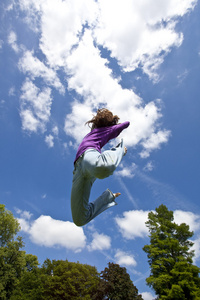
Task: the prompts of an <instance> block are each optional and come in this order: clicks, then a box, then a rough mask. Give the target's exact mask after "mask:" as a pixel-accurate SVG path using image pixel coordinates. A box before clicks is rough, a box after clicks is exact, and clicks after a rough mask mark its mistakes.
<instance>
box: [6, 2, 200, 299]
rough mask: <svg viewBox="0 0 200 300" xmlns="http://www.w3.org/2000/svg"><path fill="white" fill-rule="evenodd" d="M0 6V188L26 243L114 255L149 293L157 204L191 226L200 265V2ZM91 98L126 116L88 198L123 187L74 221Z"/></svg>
mask: <svg viewBox="0 0 200 300" xmlns="http://www.w3.org/2000/svg"><path fill="white" fill-rule="evenodd" d="M0 14H1V18H0V25H1V26H0V70H1V72H0V85H1V90H0V138H1V147H0V159H1V168H0V172H1V173H0V174H1V181H0V197H1V203H3V204H5V205H6V208H7V209H9V210H11V211H12V212H13V214H14V216H15V217H17V218H18V219H19V222H20V224H21V228H22V230H21V232H20V234H21V235H22V236H23V238H24V242H25V250H26V251H27V253H32V254H35V255H37V257H38V259H39V262H40V263H43V261H44V260H45V259H46V258H47V257H48V258H50V259H68V260H69V261H75V262H76V261H79V262H81V263H87V264H90V265H95V266H96V267H97V269H98V271H101V270H103V269H104V268H105V267H106V266H107V263H108V262H109V261H113V262H115V263H119V264H120V265H121V266H125V267H126V268H127V270H128V272H129V274H130V276H131V279H132V281H133V282H134V284H135V285H136V287H137V288H138V289H139V292H140V293H142V294H143V297H144V299H145V300H150V299H153V295H154V294H153V291H152V290H150V289H149V288H148V287H147V286H146V283H145V278H146V277H148V275H149V265H148V263H147V257H146V254H145V253H144V252H143V250H142V247H143V246H144V245H145V244H147V243H149V239H148V231H147V228H146V227H145V221H146V220H147V215H148V212H149V211H151V210H155V208H156V207H158V206H159V205H160V204H162V203H163V204H165V205H166V206H167V207H168V208H169V209H170V210H173V211H174V216H175V221H176V222H177V223H181V222H186V223H187V224H188V225H190V228H191V230H193V231H194V236H193V241H194V249H195V264H196V265H198V266H200V222H199V221H200V208H199V190H198V189H199V184H200V182H199V178H200V176H199V175H200V174H199V169H200V160H199V150H200V149H199V144H200V139H199V128H200V119H199V112H200V104H199V99H200V89H199V76H200V74H199V67H200V30H199V28H200V21H199V14H200V4H199V1H196V0H194V1H193V0H184V1H183V0H171V1H169V0H168V1H162V3H161V2H160V1H159V0H157V1H155V0H148V1H143V0H142V1H140V2H139V3H137V4H136V3H134V1H131V0H127V1H122V0H110V1H107V0H99V1H94V0H87V1H84V0H82V1H80V0H73V1H72V0H68V1H67V0H65V1H61V0H48V1H47V0H9V1H7V0H3V1H1V4H0ZM98 107H108V108H109V109H111V110H112V111H113V112H114V113H115V114H118V115H119V116H120V121H121V122H123V121H126V120H128V121H130V123H131V125H130V126H129V128H128V129H127V130H125V131H124V132H123V133H122V135H121V136H120V137H123V138H124V141H125V144H126V146H127V148H128V153H127V155H126V156H125V157H124V159H123V161H122V163H121V165H120V166H119V168H118V169H117V170H116V172H115V174H114V175H113V176H111V177H109V178H107V179H105V180H98V181H96V182H95V184H94V186H93V189H92V193H91V199H93V198H95V197H97V196H98V195H100V194H101V193H102V192H103V191H104V190H105V189H106V188H109V189H111V190H112V191H113V192H121V193H122V195H121V196H120V197H119V198H118V199H117V200H118V205H117V206H115V207H114V208H111V209H109V210H107V211H106V212H104V213H103V214H101V215H100V216H98V217H97V218H96V219H95V220H94V221H92V222H91V223H89V224H88V225H86V226H84V227H83V228H78V227H76V226H75V225H74V224H73V222H72V217H71V211H70V189H71V182H72V171H73V160H74V157H75V154H76V149H77V145H78V144H79V142H80V141H81V139H82V138H83V137H84V135H85V134H86V133H87V132H88V128H87V127H86V126H84V123H85V122H86V121H87V120H88V119H90V118H91V117H92V114H93V113H95V111H96V109H97V108H98ZM118 141H119V140H118V139H117V140H115V141H112V143H113V144H116V143H118ZM112 143H111V144H110V145H107V146H106V149H108V148H109V147H111V146H112Z"/></svg>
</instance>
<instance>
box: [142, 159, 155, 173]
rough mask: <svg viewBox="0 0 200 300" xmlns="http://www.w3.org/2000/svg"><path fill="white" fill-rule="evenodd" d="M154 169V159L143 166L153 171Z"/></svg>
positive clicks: (145, 169)
mask: <svg viewBox="0 0 200 300" xmlns="http://www.w3.org/2000/svg"><path fill="white" fill-rule="evenodd" d="M153 169H154V165H153V162H152V161H149V162H148V163H147V164H146V165H145V166H144V168H143V170H144V171H149V172H150V171H152V170H153Z"/></svg>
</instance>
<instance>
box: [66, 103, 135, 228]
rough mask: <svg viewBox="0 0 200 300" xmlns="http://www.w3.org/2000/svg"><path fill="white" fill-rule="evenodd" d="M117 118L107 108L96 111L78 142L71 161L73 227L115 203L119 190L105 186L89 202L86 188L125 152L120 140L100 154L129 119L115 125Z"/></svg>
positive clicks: (108, 172)
mask: <svg viewBox="0 0 200 300" xmlns="http://www.w3.org/2000/svg"><path fill="white" fill-rule="evenodd" d="M118 121H119V117H118V116H116V115H115V116H114V115H113V113H112V112H111V111H109V110H108V109H105V108H102V109H99V110H98V111H97V114H96V116H94V117H93V118H92V119H91V120H90V121H88V122H86V124H88V125H90V124H91V125H92V126H91V132H89V133H88V134H87V135H86V136H85V137H84V139H83V141H82V142H81V144H80V145H79V148H78V151H77V154H76V158H75V161H74V171H73V184H72V191H71V210H72V218H73V221H74V223H75V224H76V225H77V226H83V225H85V224H87V223H88V222H90V221H91V220H92V219H94V218H95V217H96V216H97V215H99V214H100V213H102V212H103V211H104V210H106V209H107V208H109V207H112V206H114V205H116V204H117V203H116V202H115V198H116V197H118V196H119V195H121V193H114V194H113V193H112V192H111V191H110V190H109V189H107V190H106V191H105V192H104V193H103V194H102V195H101V196H100V197H99V198H97V199H96V200H95V201H93V202H90V203H89V197H90V191H91V188H92V185H93V183H94V181H95V180H96V178H99V179H103V178H106V177H108V176H110V175H112V174H113V172H114V170H115V169H116V168H117V166H118V165H119V163H120V162H121V160H122V157H123V156H124V155H125V154H126V153H127V149H126V147H124V145H123V139H122V140H121V142H120V143H119V144H118V145H117V146H116V147H115V148H112V149H110V150H107V151H104V152H102V153H101V148H102V147H103V146H105V145H106V144H107V143H108V142H109V141H110V140H111V139H114V138H116V137H117V136H118V135H119V134H120V133H121V132H122V130H124V129H125V128H127V127H128V126H129V124H130V123H129V122H124V123H121V124H118Z"/></svg>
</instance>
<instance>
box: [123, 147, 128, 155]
mask: <svg viewBox="0 0 200 300" xmlns="http://www.w3.org/2000/svg"><path fill="white" fill-rule="evenodd" d="M126 153H127V148H126V147H124V155H126Z"/></svg>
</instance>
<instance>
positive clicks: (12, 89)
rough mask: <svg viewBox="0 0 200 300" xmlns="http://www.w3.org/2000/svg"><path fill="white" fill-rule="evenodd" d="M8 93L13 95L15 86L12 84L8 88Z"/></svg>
mask: <svg viewBox="0 0 200 300" xmlns="http://www.w3.org/2000/svg"><path fill="white" fill-rule="evenodd" d="M8 95H9V96H15V87H14V86H12V87H11V88H10V89H9V91H8Z"/></svg>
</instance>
